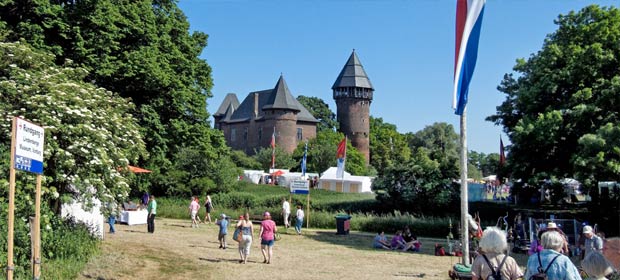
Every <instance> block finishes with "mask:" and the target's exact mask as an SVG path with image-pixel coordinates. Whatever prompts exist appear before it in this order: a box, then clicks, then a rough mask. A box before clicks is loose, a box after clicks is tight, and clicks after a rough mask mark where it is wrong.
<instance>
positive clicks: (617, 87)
mask: <svg viewBox="0 0 620 280" xmlns="http://www.w3.org/2000/svg"><path fill="white" fill-rule="evenodd" d="M555 23H556V24H557V25H558V29H557V30H556V31H555V32H553V33H552V34H549V35H548V36H547V38H546V39H545V42H544V44H543V46H542V49H541V50H540V51H538V52H537V53H535V54H532V55H531V56H530V57H529V58H528V59H518V60H517V63H516V65H515V66H514V68H513V71H514V73H510V74H506V75H505V76H504V79H503V80H502V82H501V84H500V85H499V87H498V89H499V91H500V92H501V93H503V94H505V95H506V99H505V101H504V102H503V103H502V104H501V105H500V106H498V107H497V112H496V114H495V115H492V116H490V117H488V118H487V119H488V120H490V121H493V122H495V123H496V124H499V125H502V126H503V127H504V130H505V132H506V133H507V134H508V136H509V138H510V141H511V142H512V145H511V146H510V147H509V151H510V162H509V164H510V170H511V171H512V172H513V177H516V178H520V179H524V180H530V179H533V180H537V179H543V178H553V177H556V178H564V177H571V176H573V175H575V174H577V175H579V176H580V179H592V176H593V175H595V176H596V177H598V178H597V179H598V180H610V179H612V180H618V179H619V178H618V174H619V173H618V172H617V170H618V168H617V166H618V165H617V164H615V163H614V162H617V160H615V159H617V158H618V151H617V149H618V146H617V145H616V144H617V143H616V142H617V141H616V140H611V139H610V137H612V135H614V134H615V132H614V130H615V127H617V125H618V123H620V109H619V108H620V106H619V105H620V71H618V70H619V69H620V60H619V59H618V58H619V57H620V10H618V9H617V8H614V7H609V8H601V7H599V6H596V5H592V6H588V7H585V8H583V9H582V10H581V11H579V12H570V13H568V14H567V15H560V16H559V17H558V18H557V20H555ZM609 140H611V141H609ZM608 162H609V163H608ZM594 169H596V170H594Z"/></svg>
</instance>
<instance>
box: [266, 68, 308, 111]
mask: <svg viewBox="0 0 620 280" xmlns="http://www.w3.org/2000/svg"><path fill="white" fill-rule="evenodd" d="M262 109H263V110H266V109H267V110H269V109H288V110H293V111H297V112H299V111H300V110H301V109H299V107H298V106H297V100H295V98H294V97H293V95H291V91H290V90H289V89H288V86H287V85H286V81H285V80H284V77H283V76H282V75H280V79H278V83H276V86H275V87H274V88H273V92H272V93H271V96H270V97H269V100H268V101H267V104H266V105H265V106H263V108H262Z"/></svg>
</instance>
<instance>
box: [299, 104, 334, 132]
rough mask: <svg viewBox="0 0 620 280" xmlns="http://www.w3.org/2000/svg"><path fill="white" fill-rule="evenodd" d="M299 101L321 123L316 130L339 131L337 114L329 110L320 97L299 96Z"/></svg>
mask: <svg viewBox="0 0 620 280" xmlns="http://www.w3.org/2000/svg"><path fill="white" fill-rule="evenodd" d="M297 101H299V103H301V105H304V107H306V109H308V111H309V112H310V114H312V116H314V117H315V118H316V119H317V120H319V123H318V124H317V127H316V130H317V131H323V130H332V131H335V130H337V129H338V122H337V121H336V114H334V112H332V110H331V109H329V105H327V103H325V101H323V99H321V98H318V97H308V96H303V95H300V96H297Z"/></svg>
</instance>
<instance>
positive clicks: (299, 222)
mask: <svg viewBox="0 0 620 280" xmlns="http://www.w3.org/2000/svg"><path fill="white" fill-rule="evenodd" d="M295 219H296V220H295V231H297V234H301V227H302V226H303V224H304V210H303V209H301V205H297V212H296V213H295Z"/></svg>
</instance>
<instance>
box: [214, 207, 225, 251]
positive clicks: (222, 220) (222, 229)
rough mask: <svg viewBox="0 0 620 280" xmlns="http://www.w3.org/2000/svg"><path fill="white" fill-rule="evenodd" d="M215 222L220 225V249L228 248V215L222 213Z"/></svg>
mask: <svg viewBox="0 0 620 280" xmlns="http://www.w3.org/2000/svg"><path fill="white" fill-rule="evenodd" d="M215 224H216V225H218V226H219V227H220V232H219V233H218V235H217V240H218V241H220V249H226V247H228V246H226V235H227V234H228V217H226V214H224V213H222V215H220V219H219V220H217V221H215Z"/></svg>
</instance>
